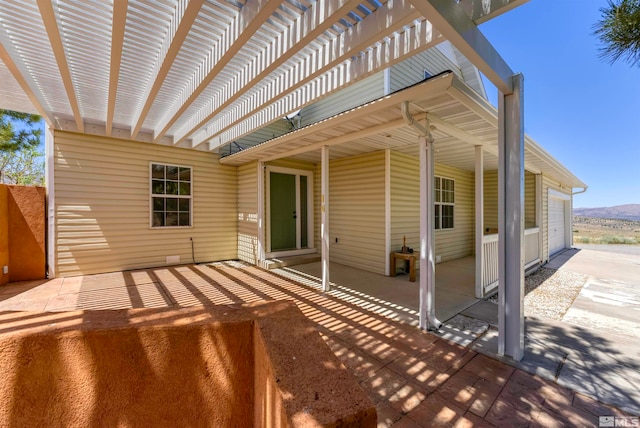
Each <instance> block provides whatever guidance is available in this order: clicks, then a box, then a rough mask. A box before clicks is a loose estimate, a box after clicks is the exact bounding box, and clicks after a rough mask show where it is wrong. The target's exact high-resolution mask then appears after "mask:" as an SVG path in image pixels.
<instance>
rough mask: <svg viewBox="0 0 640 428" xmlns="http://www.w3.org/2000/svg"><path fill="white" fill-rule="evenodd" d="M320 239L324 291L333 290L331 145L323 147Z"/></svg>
mask: <svg viewBox="0 0 640 428" xmlns="http://www.w3.org/2000/svg"><path fill="white" fill-rule="evenodd" d="M320 170H321V174H320V175H321V182H322V183H321V196H320V221H321V226H320V240H321V241H322V291H329V290H331V283H330V282H329V146H322V149H321V160H320Z"/></svg>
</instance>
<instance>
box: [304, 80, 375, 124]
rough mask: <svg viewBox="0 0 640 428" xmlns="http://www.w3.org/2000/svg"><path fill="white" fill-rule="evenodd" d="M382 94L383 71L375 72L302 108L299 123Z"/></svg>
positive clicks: (336, 111) (305, 122) (364, 101)
mask: <svg viewBox="0 0 640 428" xmlns="http://www.w3.org/2000/svg"><path fill="white" fill-rule="evenodd" d="M383 95H384V73H376V74H374V75H372V76H369V77H367V78H365V79H362V80H361V81H359V82H357V83H354V84H353V85H351V86H348V87H346V88H344V89H341V90H339V91H336V92H335V93H333V94H331V95H328V96H327V97H325V98H323V99H321V100H319V101H317V102H315V103H313V104H311V105H309V106H307V107H305V108H303V109H302V110H301V111H300V125H301V126H306V125H309V124H312V123H315V122H317V121H319V120H322V119H326V118H328V117H331V116H333V115H335V114H338V113H340V112H343V111H346V110H349V109H351V108H353V107H357V106H359V105H362V104H364V103H366V102H368V101H372V100H375V99H377V98H380V97H381V96H383Z"/></svg>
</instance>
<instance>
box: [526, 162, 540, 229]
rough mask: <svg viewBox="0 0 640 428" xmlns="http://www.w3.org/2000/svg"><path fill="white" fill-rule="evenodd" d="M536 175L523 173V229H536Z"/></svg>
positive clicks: (527, 172)
mask: <svg viewBox="0 0 640 428" xmlns="http://www.w3.org/2000/svg"><path fill="white" fill-rule="evenodd" d="M536 226H537V225H536V175H535V174H533V173H531V172H529V171H525V172H524V227H525V229H529V228H532V227H536Z"/></svg>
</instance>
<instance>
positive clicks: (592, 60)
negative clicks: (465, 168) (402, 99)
mask: <svg viewBox="0 0 640 428" xmlns="http://www.w3.org/2000/svg"><path fill="white" fill-rule="evenodd" d="M605 5H606V0H532V1H530V2H529V3H526V4H524V5H522V6H520V7H517V8H516V9H514V10H512V11H510V12H508V13H506V14H504V15H502V16H499V17H497V18H495V19H493V20H491V21H489V22H487V23H485V24H483V25H481V27H480V29H481V31H482V32H483V33H484V34H485V36H486V37H487V38H488V39H489V41H490V42H491V44H493V46H494V47H495V48H496V49H497V50H498V52H500V54H501V55H502V57H503V58H504V59H505V60H506V61H507V63H508V64H509V65H510V66H511V69H512V70H514V71H516V72H521V73H523V74H524V102H525V131H526V133H527V134H529V135H530V136H531V137H532V138H533V139H534V140H536V141H537V142H538V143H539V144H540V145H542V147H544V148H545V149H546V150H547V151H548V152H549V153H551V154H552V155H553V156H554V157H555V158H556V159H558V160H559V161H560V162H562V164H564V165H565V166H566V167H567V168H569V169H570V170H571V171H572V172H573V173H574V174H575V175H576V176H578V178H580V179H581V180H582V181H584V182H585V183H587V185H588V186H589V190H587V192H586V193H584V194H580V195H576V196H575V198H574V207H576V208H581V207H602V206H613V205H622V204H632V203H635V204H640V67H637V66H636V67H632V66H630V65H628V64H627V63H620V62H619V63H616V64H614V65H611V64H609V63H607V62H604V61H602V60H601V59H600V58H598V48H599V44H598V40H597V39H596V37H595V36H593V35H592V34H591V33H592V32H593V29H592V25H593V24H594V23H595V22H596V21H597V20H598V19H599V18H600V12H599V9H600V8H601V7H604V6H605ZM487 92H488V94H489V98H490V100H491V101H492V102H493V103H494V104H495V103H496V101H495V100H496V90H495V88H494V87H493V86H492V85H491V84H488V85H487Z"/></svg>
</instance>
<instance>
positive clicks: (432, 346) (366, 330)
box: [0, 262, 624, 427]
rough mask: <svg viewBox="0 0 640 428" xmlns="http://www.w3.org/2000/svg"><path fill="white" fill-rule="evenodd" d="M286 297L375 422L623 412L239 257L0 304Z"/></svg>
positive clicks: (45, 289)
mask: <svg viewBox="0 0 640 428" xmlns="http://www.w3.org/2000/svg"><path fill="white" fill-rule="evenodd" d="M275 299H277V300H280V299H286V300H293V301H295V302H296V303H297V305H298V307H299V308H300V309H301V311H302V312H303V313H304V314H305V315H306V316H307V317H309V319H311V320H312V321H313V322H314V323H315V325H316V327H317V329H318V331H319V332H320V334H321V335H322V337H323V338H324V339H325V341H326V343H327V344H328V345H329V347H330V348H331V349H332V350H333V352H334V353H335V354H336V355H337V356H338V357H339V358H340V360H341V361H342V362H343V363H344V364H345V366H346V367H347V368H349V369H350V370H351V371H352V372H353V374H354V376H355V377H356V378H357V379H358V381H359V382H360V385H361V386H362V387H363V388H364V390H365V391H367V393H368V394H369V397H370V398H371V400H372V401H373V402H374V403H375V404H376V407H377V409H378V420H379V426H389V425H392V424H393V425H394V426H398V427H414V426H415V427H417V426H457V427H464V426H499V427H503V426H545V427H554V426H558V427H560V426H581V427H583V426H598V421H599V419H598V417H599V416H624V414H623V413H622V412H620V411H619V410H616V409H614V408H611V407H607V406H605V405H603V404H601V403H599V402H597V401H595V400H593V399H590V398H588V397H586V396H583V395H581V394H578V393H575V392H573V391H571V390H569V389H566V388H563V387H561V386H559V385H557V384H556V383H554V382H551V381H547V380H544V379H542V378H539V377H536V376H532V375H530V374H527V373H525V372H523V371H521V370H518V369H514V368H513V367H511V366H509V365H506V364H504V363H501V362H499V361H497V360H494V359H492V358H489V357H487V356H484V355H482V354H478V353H476V352H474V351H472V350H469V348H465V347H462V346H459V345H456V344H452V343H450V342H448V341H446V340H445V339H442V338H440V337H438V336H434V335H431V334H429V333H424V332H421V331H420V330H418V329H416V328H415V327H412V326H409V325H406V324H403V323H401V322H397V321H393V320H390V319H388V318H385V317H384V316H382V315H379V314H377V313H375V312H374V311H372V310H370V309H368V308H371V307H373V306H374V305H375V302H374V301H373V300H371V299H370V298H368V297H366V296H362V295H360V294H358V293H350V292H348V291H345V289H344V288H343V289H341V290H340V291H338V292H331V293H324V294H323V293H321V292H319V291H318V290H316V289H313V288H311V287H308V286H305V285H303V284H300V283H298V282H296V281H294V280H291V279H287V278H284V277H281V276H278V275H276V274H274V273H272V272H268V271H264V270H262V269H260V268H257V267H254V266H247V265H242V264H240V263H234V262H231V263H216V264H214V265H186V266H179V267H164V268H156V269H145V270H137V271H129V272H117V273H110V274H101V275H91V276H84V277H74V278H66V279H62V278H59V279H55V280H51V281H41V282H28V283H17V284H12V285H9V286H6V287H2V288H0V310H2V311H6V310H32V311H44V310H46V311H60V310H72V309H73V310H75V309H117V308H118V309H119V308H131V307H159V306H192V305H204V306H208V305H214V304H215V305H220V304H222V305H224V304H232V303H247V302H254V301H261V300H275Z"/></svg>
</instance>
